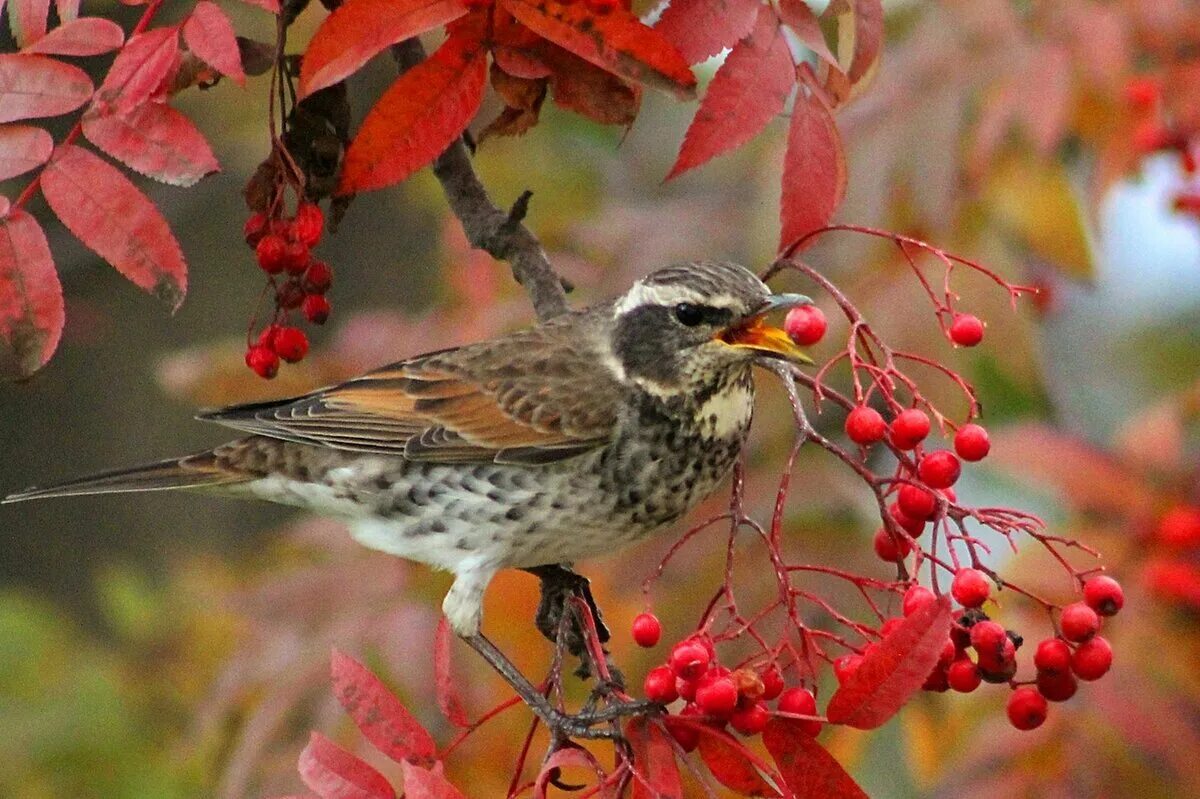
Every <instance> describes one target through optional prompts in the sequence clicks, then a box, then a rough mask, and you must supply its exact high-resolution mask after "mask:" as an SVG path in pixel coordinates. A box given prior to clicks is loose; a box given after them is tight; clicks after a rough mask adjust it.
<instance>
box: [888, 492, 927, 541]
mask: <svg viewBox="0 0 1200 799" xmlns="http://www.w3.org/2000/svg"><path fill="white" fill-rule="evenodd" d="M888 515H889V516H891V517H892V521H894V522H895V523H896V524H898V525H900V527H901V528H902V529H903V530H904V531H905V532H907V533H908V534H909V535H911V536H913V537H914V538H915V537H917V536H919V535H920V534H921V533H923V532H924V531H925V520H924V519H920V518H915V517H913V516H909V515H908V514H907V513H905V512H904V508H902V507H900V503H899V502H898V501H897V502H893V503H892V504H890V505H888Z"/></svg>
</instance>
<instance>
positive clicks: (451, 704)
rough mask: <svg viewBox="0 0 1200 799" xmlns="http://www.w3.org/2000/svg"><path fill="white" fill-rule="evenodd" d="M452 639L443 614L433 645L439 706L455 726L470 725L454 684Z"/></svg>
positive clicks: (434, 671)
mask: <svg viewBox="0 0 1200 799" xmlns="http://www.w3.org/2000/svg"><path fill="white" fill-rule="evenodd" d="M450 641H451V636H450V623H449V622H447V621H446V617H445V616H442V618H441V620H440V621H439V622H438V628H437V636H436V637H435V639H434V645H433V674H434V682H435V683H436V689H437V701H438V707H440V708H441V709H442V715H443V716H445V717H446V720H447V721H449V722H450V723H451V724H453V725H454V726H456V727H470V726H471V722H470V720H468V719H467V713H466V711H465V710H463V705H462V699H461V697H459V695H458V688H457V686H455V684H454V675H453V674H451V673H450Z"/></svg>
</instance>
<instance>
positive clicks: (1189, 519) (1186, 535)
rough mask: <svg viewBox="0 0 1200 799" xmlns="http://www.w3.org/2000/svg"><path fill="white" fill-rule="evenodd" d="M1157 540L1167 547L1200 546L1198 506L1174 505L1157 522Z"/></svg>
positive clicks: (1199, 512) (1199, 507) (1199, 514)
mask: <svg viewBox="0 0 1200 799" xmlns="http://www.w3.org/2000/svg"><path fill="white" fill-rule="evenodd" d="M1157 533H1158V540H1159V541H1161V542H1163V543H1164V544H1166V545H1167V546H1172V547H1180V548H1190V547H1195V546H1197V545H1200V506H1196V505H1176V506H1174V507H1172V508H1170V509H1168V510H1167V512H1166V513H1164V514H1163V515H1162V518H1161V519H1159V520H1158V531H1157Z"/></svg>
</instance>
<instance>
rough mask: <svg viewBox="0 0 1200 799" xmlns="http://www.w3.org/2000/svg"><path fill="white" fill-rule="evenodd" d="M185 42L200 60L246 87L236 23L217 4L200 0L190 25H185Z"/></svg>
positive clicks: (189, 18)
mask: <svg viewBox="0 0 1200 799" xmlns="http://www.w3.org/2000/svg"><path fill="white" fill-rule="evenodd" d="M183 41H184V43H185V44H187V46H188V49H189V50H191V51H192V52H193V53H195V54H196V55H197V56H199V58H200V60H201V61H203V62H204V63H206V64H208V65H209V66H210V67H212V68H213V69H215V70H216V71H217V72H220V73H221V74H222V75H224V76H226V77H228V78H232V79H233V80H234V81H235V82H236V83H237V84H238V85H239V86H244V85H246V73H245V72H244V71H243V70H242V55H241V52H240V51H239V50H238V43H237V35H236V34H235V33H234V31H233V23H232V22H230V21H229V17H227V16H225V12H224V11H222V10H221V7H220V6H218V5H217V4H216V3H213V2H210V0H200V2H199V3H196V7H195V8H193V9H192V13H191V14H190V15H189V16H188V18H187V21H186V22H184V23H183Z"/></svg>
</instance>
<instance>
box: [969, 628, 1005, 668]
mask: <svg viewBox="0 0 1200 799" xmlns="http://www.w3.org/2000/svg"><path fill="white" fill-rule="evenodd" d="M1007 640H1008V633H1007V632H1005V630H1004V628H1003V627H1001V626H1000V625H999V624H997V623H996V622H994V621H979V622H975V624H974V625H973V626H972V627H971V646H973V647H975V651H976V652H978V653H979V657H980V660H981V661H982V660H984V659H987V660H994V659H996V658H998V657H999V656H1000V652H1001V650H1002V649H1003V647H1004V642H1005V641H1007Z"/></svg>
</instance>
